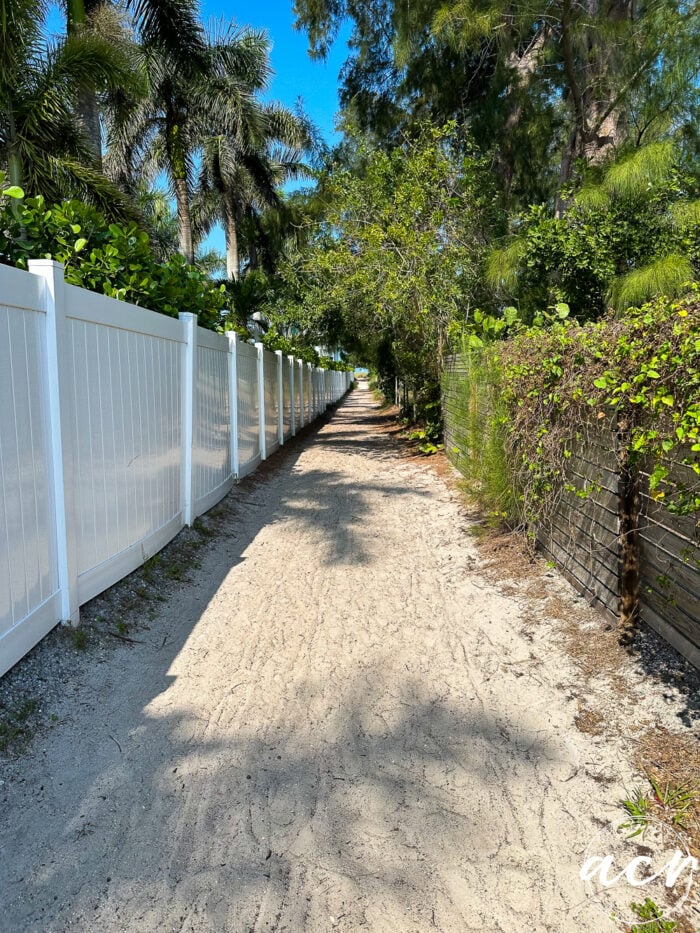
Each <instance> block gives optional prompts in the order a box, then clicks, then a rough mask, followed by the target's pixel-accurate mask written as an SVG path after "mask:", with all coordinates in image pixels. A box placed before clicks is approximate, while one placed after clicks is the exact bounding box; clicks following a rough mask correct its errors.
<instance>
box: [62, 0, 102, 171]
mask: <svg viewBox="0 0 700 933" xmlns="http://www.w3.org/2000/svg"><path fill="white" fill-rule="evenodd" d="M87 26H88V16H87V13H86V11H85V0H67V3H66V31H67V33H68V35H69V36H77V35H80V33H81V32H82V31H84V30H85V29H86V28H87ZM76 109H77V111H78V115H79V117H80V121H81V123H82V124H83V129H84V131H85V138H86V140H87V142H88V145H89V147H90V150H91V153H92V157H93V160H94V162H95V166H96V168H97V169H98V170H99V171H100V172H101V171H102V130H101V129H100V113H99V110H98V107H97V93H96V91H95V85H94V84H86V85H84V86H83V87H81V88H80V89H79V91H78V100H77V103H76Z"/></svg>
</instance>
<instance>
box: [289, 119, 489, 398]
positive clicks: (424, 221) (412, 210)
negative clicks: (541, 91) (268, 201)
mask: <svg viewBox="0 0 700 933" xmlns="http://www.w3.org/2000/svg"><path fill="white" fill-rule="evenodd" d="M453 131H454V127H446V128H444V129H441V130H437V129H430V128H426V129H425V130H424V132H423V134H422V135H421V137H420V139H419V140H417V141H414V142H412V143H409V142H406V143H405V144H404V145H402V146H400V147H398V148H397V149H395V150H394V151H392V152H390V153H387V152H383V151H379V150H372V149H363V150H362V151H361V153H360V154H359V155H358V161H357V168H356V170H355V171H351V170H350V169H347V168H339V169H337V170H334V171H332V172H330V173H329V174H328V175H327V176H326V177H325V178H324V179H323V182H322V186H321V193H320V197H321V199H322V200H323V202H324V205H325V213H324V216H323V218H322V222H321V223H320V224H319V225H318V226H317V228H316V230H317V233H316V236H315V239H314V240H313V241H312V243H311V245H310V247H309V248H308V249H305V250H303V251H301V252H300V253H299V255H298V256H297V257H296V258H295V260H294V261H293V263H292V266H293V268H292V269H291V270H289V271H287V273H286V275H287V277H288V279H291V278H293V279H294V281H295V287H296V293H297V296H298V297H297V301H298V304H299V305H300V306H301V307H302V308H303V309H304V308H305V309H310V311H309V316H310V315H311V314H313V315H315V317H316V320H317V321H318V320H319V319H320V320H321V321H324V322H327V323H328V326H329V329H330V328H333V327H334V328H335V331H336V333H337V334H339V335H340V341H341V342H342V343H343V345H345V346H346V347H347V349H349V350H351V351H357V352H360V353H362V354H364V357H365V358H366V359H368V360H370V361H371V362H372V364H373V366H374V367H375V368H376V369H377V370H378V371H379V372H380V374H381V376H382V378H384V377H391V378H393V375H394V374H398V376H399V378H400V379H401V380H402V381H403V382H405V383H406V384H407V385H409V386H410V388H411V389H412V390H413V392H414V394H416V395H418V396H420V397H421V400H422V402H425V403H429V402H430V401H433V400H434V396H435V393H436V391H437V385H438V381H439V373H440V369H441V361H442V357H443V354H444V352H445V351H446V349H447V345H448V339H449V332H450V328H451V326H452V324H453V323H454V322H455V321H457V322H460V323H461V324H464V323H465V322H466V321H467V319H468V317H469V315H470V311H471V308H472V307H473V305H474V301H475V298H474V296H475V295H476V294H477V292H478V291H479V288H480V277H479V265H480V261H481V256H482V254H483V249H484V242H483V233H482V231H483V228H482V224H483V220H484V215H485V213H487V212H488V211H491V210H493V209H494V208H493V200H492V195H491V189H490V185H489V182H488V175H487V170H486V166H485V165H484V163H483V162H482V161H481V160H479V159H478V158H476V157H467V158H462V157H461V156H457V157H455V152H454V149H453V146H452V142H453Z"/></svg>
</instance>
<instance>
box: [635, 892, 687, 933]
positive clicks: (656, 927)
mask: <svg viewBox="0 0 700 933" xmlns="http://www.w3.org/2000/svg"><path fill="white" fill-rule="evenodd" d="M630 907H631V908H632V910H633V911H634V912H635V913H636V915H637V916H638V917H639V919H640V920H641V921H642V923H633V924H632V926H631V927H630V928H629V931H630V933H673V931H674V930H675V929H676V927H677V926H678V924H677V923H676V922H675V920H664V915H663V911H662V910H661V908H660V907H659V906H658V905H657V904H655V903H654V901H652V900H651V898H649V897H647V898H645V899H644V903H643V904H636V903H632V904H630Z"/></svg>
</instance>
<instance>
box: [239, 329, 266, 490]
mask: <svg viewBox="0 0 700 933" xmlns="http://www.w3.org/2000/svg"><path fill="white" fill-rule="evenodd" d="M236 373H237V382H238V475H239V477H243V476H247V475H248V473H250V472H252V471H253V470H254V469H255V468H256V467H257V466H258V464H259V463H260V396H259V393H258V351H257V350H256V349H255V347H253V346H251V345H250V344H248V343H240V342H239V343H238V347H237V363H236Z"/></svg>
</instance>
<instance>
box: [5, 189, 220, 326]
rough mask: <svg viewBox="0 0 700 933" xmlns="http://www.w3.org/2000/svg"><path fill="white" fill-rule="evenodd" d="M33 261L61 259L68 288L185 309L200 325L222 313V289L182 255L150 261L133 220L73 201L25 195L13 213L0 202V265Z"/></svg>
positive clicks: (168, 310)
mask: <svg viewBox="0 0 700 933" xmlns="http://www.w3.org/2000/svg"><path fill="white" fill-rule="evenodd" d="M38 258H47V259H55V260H57V261H58V262H62V263H63V264H64V266H65V277H66V282H68V283H70V284H71V285H79V286H81V287H83V288H87V289H89V290H90V291H96V292H101V293H102V294H104V295H108V296H109V297H110V298H118V299H120V300H123V301H128V302H131V303H132V304H137V305H141V306H142V307H145V308H150V309H151V310H152V311H158V312H160V313H161V314H168V315H170V316H172V317H177V315H178V313H179V312H180V311H182V310H183V309H185V308H186V309H187V310H188V311H192V312H194V313H196V314H198V315H199V322H200V324H201V325H202V326H203V327H217V326H218V325H219V324H220V321H221V317H222V313H223V312H224V311H225V304H226V294H225V289H223V288H221V287H217V286H215V285H214V284H213V283H212V281H211V279H209V278H208V277H207V276H206V275H204V274H203V273H202V272H200V271H199V270H197V269H196V268H195V267H194V266H190V265H187V263H186V262H185V260H184V259H183V258H182V256H179V255H175V256H173V257H172V258H171V259H169V260H168V261H167V262H162V263H161V262H158V261H157V260H156V258H155V256H154V254H153V250H152V248H151V246H150V243H149V238H148V234H147V233H145V232H144V231H143V230H142V229H141V228H140V227H139V226H138V225H137V224H136V223H127V224H116V223H112V224H110V223H108V222H107V220H106V219H105V217H104V216H103V215H102V214H101V213H100V212H99V211H98V210H96V209H95V208H92V207H88V206H87V205H85V204H82V203H80V202H78V201H67V202H64V203H62V204H55V205H50V206H47V205H46V204H45V202H44V199H43V198H42V197H41V196H39V197H36V198H27V199H25V200H24V201H23V202H22V204H21V210H20V211H19V213H17V212H14V211H12V210H11V209H10V207H8V206H5V205H0V262H3V263H5V264H7V265H16V266H19V267H20V268H26V267H27V261H28V260H29V259H38Z"/></svg>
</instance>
